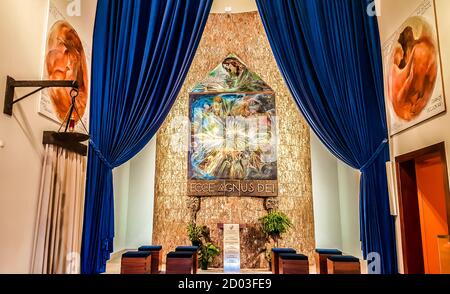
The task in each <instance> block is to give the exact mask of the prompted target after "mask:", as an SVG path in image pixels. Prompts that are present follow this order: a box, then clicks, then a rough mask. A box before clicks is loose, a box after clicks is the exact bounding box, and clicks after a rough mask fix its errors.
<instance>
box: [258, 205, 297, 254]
mask: <svg viewBox="0 0 450 294" xmlns="http://www.w3.org/2000/svg"><path fill="white" fill-rule="evenodd" d="M260 222H261V226H262V231H263V233H264V234H266V236H267V237H270V238H272V240H273V242H274V244H275V246H276V247H278V240H279V239H280V238H281V235H282V234H284V233H286V232H287V231H288V230H289V228H291V227H292V222H291V220H290V219H289V217H288V216H287V215H286V214H284V213H283V212H281V211H277V210H273V211H271V212H269V213H268V214H267V215H266V216H264V217H262V218H261V219H260Z"/></svg>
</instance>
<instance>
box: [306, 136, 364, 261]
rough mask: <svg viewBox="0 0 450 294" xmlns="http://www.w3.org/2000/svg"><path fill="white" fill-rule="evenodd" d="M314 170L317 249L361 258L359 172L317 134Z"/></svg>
mask: <svg viewBox="0 0 450 294" xmlns="http://www.w3.org/2000/svg"><path fill="white" fill-rule="evenodd" d="M311 168H312V185H313V203H314V228H315V237H316V247H317V248H337V249H340V250H342V251H343V252H345V253H347V254H351V255H353V256H356V257H359V258H361V257H362V252H361V242H360V232H359V171H357V170H354V169H353V168H351V167H349V166H347V165H346V164H344V163H342V162H340V161H339V160H338V159H337V158H336V157H334V156H333V155H332V154H331V153H330V152H329V151H328V150H327V149H326V147H325V146H324V145H323V144H322V142H320V140H319V139H318V138H317V136H316V135H315V134H314V133H313V132H311Z"/></svg>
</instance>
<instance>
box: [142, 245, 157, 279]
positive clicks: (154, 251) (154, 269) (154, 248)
mask: <svg viewBox="0 0 450 294" xmlns="http://www.w3.org/2000/svg"><path fill="white" fill-rule="evenodd" d="M161 250H162V246H141V247H139V249H138V251H147V252H151V254H152V265H151V273H152V274H159V273H160V272H161V263H162V256H161Z"/></svg>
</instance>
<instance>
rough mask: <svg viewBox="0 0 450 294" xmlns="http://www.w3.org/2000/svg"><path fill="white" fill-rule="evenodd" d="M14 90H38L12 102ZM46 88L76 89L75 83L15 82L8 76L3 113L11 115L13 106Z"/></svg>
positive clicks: (76, 84)
mask: <svg viewBox="0 0 450 294" xmlns="http://www.w3.org/2000/svg"><path fill="white" fill-rule="evenodd" d="M16 88H38V89H36V90H34V91H32V92H31V93H29V94H27V95H25V96H23V97H20V98H18V99H17V100H14V92H15V89H16ZM46 88H73V89H78V82H77V81H16V80H15V79H13V78H12V77H10V76H8V77H7V79H6V91H5V104H4V107H3V113H4V114H7V115H12V112H13V106H14V104H16V103H18V102H20V101H22V100H24V99H25V98H28V97H30V96H31V95H33V94H36V93H37V92H39V91H42V90H44V89H46Z"/></svg>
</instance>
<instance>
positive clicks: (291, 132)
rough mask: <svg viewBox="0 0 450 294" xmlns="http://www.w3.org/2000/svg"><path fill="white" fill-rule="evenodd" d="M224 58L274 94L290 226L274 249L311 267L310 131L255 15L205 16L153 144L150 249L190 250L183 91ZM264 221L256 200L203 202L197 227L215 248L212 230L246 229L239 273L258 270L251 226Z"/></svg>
mask: <svg viewBox="0 0 450 294" xmlns="http://www.w3.org/2000/svg"><path fill="white" fill-rule="evenodd" d="M230 53H235V54H236V55H237V56H238V57H239V58H240V59H241V60H243V61H244V63H246V65H247V66H248V68H249V69H250V70H252V71H254V72H256V73H257V74H259V75H260V76H261V78H262V79H263V80H264V81H266V82H267V83H268V84H269V86H271V87H272V88H273V90H274V91H275V93H276V106H277V115H278V126H279V134H278V136H279V145H278V181H279V196H278V201H279V209H280V210H281V211H283V212H285V213H286V214H287V215H288V216H289V217H290V218H291V220H292V221H293V223H294V227H293V228H292V229H291V230H290V231H289V232H288V233H287V234H286V235H285V236H284V238H283V239H282V240H281V241H280V243H279V245H280V246H282V247H293V248H295V249H296V250H297V251H298V252H302V253H303V254H307V255H308V256H309V257H310V262H311V263H313V262H314V261H313V260H314V259H313V258H312V257H313V250H314V247H315V240H314V218H313V203H312V191H311V190H312V184H311V158H310V141H309V140H310V138H309V128H308V126H307V124H306V122H305V121H304V119H303V118H302V116H301V114H300V111H299V110H298V108H297V106H296V104H295V102H294V101H293V99H292V97H291V95H290V94H289V90H288V89H287V87H286V85H285V83H284V81H283V78H282V76H281V74H280V72H279V70H278V68H277V64H276V62H275V59H274V57H273V54H272V51H271V49H270V45H269V42H268V40H267V37H266V34H265V31H264V28H263V25H262V22H261V19H260V17H259V14H258V13H257V12H251V13H242V14H230V15H227V14H211V15H210V17H209V20H208V23H207V25H206V28H205V32H204V34H203V38H202V40H201V43H200V46H199V48H198V51H197V54H196V56H195V58H194V61H193V63H192V66H191V68H190V70H189V73H188V75H187V78H186V81H185V83H184V85H183V87H182V89H181V92H180V95H179V97H178V99H177V101H176V102H175V104H174V106H173V108H172V110H171V112H170V114H169V116H168V117H167V119H166V121H165V123H164V124H163V126H162V127H161V129H160V131H159V133H158V137H157V155H156V188H155V210H154V211H155V212H154V213H155V215H154V227H153V244H159V245H162V246H163V249H164V252H163V254H164V256H165V254H166V253H167V252H168V251H171V250H173V249H174V248H175V247H176V246H177V245H189V244H190V242H189V240H188V238H187V233H186V227H187V224H188V223H189V220H190V210H189V209H188V205H187V202H188V200H189V198H188V196H187V164H188V153H187V149H186V142H187V140H188V134H189V129H188V127H187V126H186V125H185V124H184V123H183V119H180V117H187V116H188V113H189V110H188V107H189V91H190V90H191V89H192V88H193V87H194V85H195V84H196V83H197V82H198V81H201V80H203V79H204V78H205V77H206V76H207V74H208V73H209V72H210V71H211V70H212V69H213V68H214V67H215V66H216V65H217V64H219V63H220V62H221V61H222V60H223V59H224V58H225V57H226V56H227V55H228V54H230ZM182 146H184V147H185V148H181V147H182ZM174 147H175V148H174ZM183 149H184V150H183ZM266 213H267V211H266V210H265V208H264V199H262V198H244V197H242V198H239V197H228V198H227V197H205V198H202V200H201V205H200V210H199V211H198V213H197V223H198V224H202V225H207V226H208V227H209V228H210V230H211V236H212V240H213V242H214V243H216V244H217V245H219V247H220V248H221V247H222V234H221V233H222V232H221V230H220V229H218V227H217V224H218V223H238V224H245V225H246V227H245V228H244V229H243V230H242V231H241V247H242V248H241V265H242V268H265V267H267V262H266V261H265V258H264V243H265V242H264V237H263V236H262V235H261V233H260V230H259V226H258V219H259V218H261V217H262V216H264V215H265V214H266ZM221 265H222V257H221V256H219V257H218V258H216V261H215V264H214V265H213V266H217V267H220V266H221Z"/></svg>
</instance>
